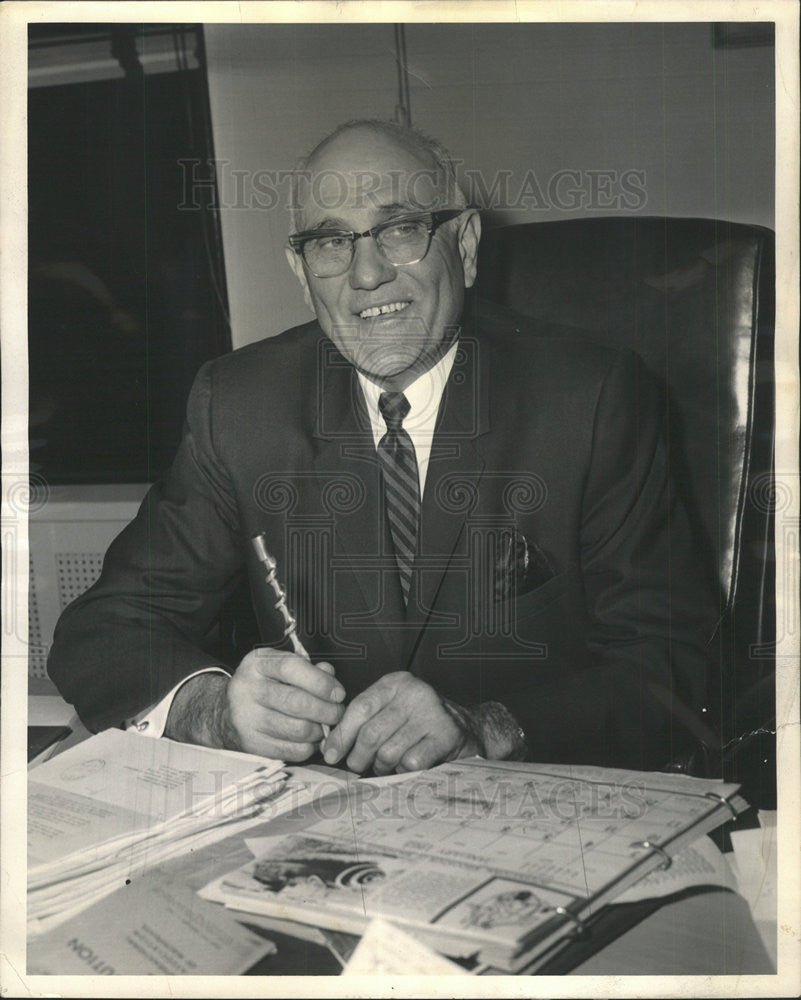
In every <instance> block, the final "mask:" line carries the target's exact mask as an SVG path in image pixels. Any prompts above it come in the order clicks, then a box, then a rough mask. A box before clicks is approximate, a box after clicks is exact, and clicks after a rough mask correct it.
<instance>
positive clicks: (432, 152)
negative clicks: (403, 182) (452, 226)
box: [290, 118, 467, 229]
mask: <svg viewBox="0 0 801 1000" xmlns="http://www.w3.org/2000/svg"><path fill="white" fill-rule="evenodd" d="M357 129H363V130H366V131H371V132H376V133H378V134H380V135H384V136H387V137H388V138H390V139H393V140H394V141H395V142H397V144H398V145H399V146H402V147H403V148H404V149H406V150H408V151H409V152H410V153H412V154H414V155H415V156H417V157H418V158H419V159H420V160H421V161H422V162H426V161H427V162H428V163H429V164H430V167H431V170H432V171H433V172H434V173H436V174H437V176H438V177H439V179H440V184H441V186H442V188H443V190H444V203H443V206H442V207H449V208H466V207H467V198H466V197H465V195H464V192H463V191H462V189H461V187H460V185H459V181H458V179H457V176H456V164H455V162H454V160H453V157H452V156H451V154H450V153H449V152H448V150H447V149H446V148H445V146H443V145H442V143H441V142H440V141H439V140H438V139H434V138H433V137H432V136H429V135H426V134H425V133H424V132H421V131H420V129H417V128H412V127H411V126H409V125H399V124H398V123H397V122H393V121H389V120H384V119H382V118H354V119H352V120H350V121H347V122H343V123H342V124H341V125H338V126H337V127H336V128H335V129H334V130H333V131H332V132H329V133H328V135H326V136H324V137H323V138H322V139H321V140H320V141H319V142H318V143H317V145H316V146H315V147H314V149H312V151H311V152H310V153H308V154H307V155H306V156H304V157H302V158H301V159H300V160H298V162H297V163H296V164H295V167H294V170H293V172H292V194H291V203H290V207H291V211H292V224H293V227H294V228H295V229H298V227H299V226H300V213H301V191H300V188H301V182H302V181H303V180H304V179H306V178H308V175H309V169H310V164H311V163H312V161H313V160H314V158H315V157H316V156H317V155H318V154H319V153H320V152H322V150H323V149H324V148H325V147H326V146H327V145H328V144H329V143H330V142H333V141H334V140H335V139H337V138H338V137H339V136H340V135H342V134H343V133H345V132H350V131H355V130H357Z"/></svg>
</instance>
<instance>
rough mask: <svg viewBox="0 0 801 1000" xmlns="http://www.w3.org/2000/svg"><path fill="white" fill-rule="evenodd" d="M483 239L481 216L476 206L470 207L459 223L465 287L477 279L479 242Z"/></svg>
mask: <svg viewBox="0 0 801 1000" xmlns="http://www.w3.org/2000/svg"><path fill="white" fill-rule="evenodd" d="M480 239H481V216H480V215H479V214H478V210H477V209H475V208H471V209H468V210H467V212H465V215H464V218H463V219H462V220H461V221H460V223H459V253H460V255H461V258H462V268H463V270H464V287H465V288H470V287H472V285H473V282H474V281H475V280H476V273H477V270H478V268H477V258H478V244H479V240H480Z"/></svg>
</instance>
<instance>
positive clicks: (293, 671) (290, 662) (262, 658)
mask: <svg viewBox="0 0 801 1000" xmlns="http://www.w3.org/2000/svg"><path fill="white" fill-rule="evenodd" d="M251 657H252V660H251ZM246 659H248V660H249V661H250V662H251V663H252V666H253V669H254V670H256V671H257V672H258V673H260V674H261V675H262V676H263V677H269V678H271V679H273V680H277V681H281V682H282V683H284V684H288V685H290V686H292V687H297V688H302V689H303V690H304V691H308V693H309V694H312V695H314V696H315V697H316V698H321V699H323V700H324V701H333V702H336V703H341V702H343V701H344V700H345V689H344V688H343V687H342V685H341V684H340V683H339V681H338V680H337V679H336V677H335V676H334V668H333V667H332V666H331V664H330V663H325V662H324V661H323V662H321V663H312V662H311V661H310V660H306V659H304V658H303V657H302V656H298V655H297V654H296V653H282V652H280V651H279V650H275V649H269V648H265V647H261V648H259V649H254V650H253V653H252V654H249V655H248V657H247V658H246ZM243 662H244V661H243Z"/></svg>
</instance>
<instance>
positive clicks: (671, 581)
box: [50, 121, 714, 774]
mask: <svg viewBox="0 0 801 1000" xmlns="http://www.w3.org/2000/svg"><path fill="white" fill-rule="evenodd" d="M296 181H297V183H296V195H297V204H296V206H295V208H296V216H295V224H296V230H297V231H296V232H295V233H294V234H293V235H292V236H291V237H290V247H289V248H288V251H287V254H288V258H289V263H290V266H291V267H292V269H293V271H294V273H295V275H296V276H297V277H298V279H299V280H300V282H301V284H302V286H303V288H304V291H305V294H306V298H307V301H308V303H309V305H310V306H311V307H312V309H313V310H314V312H315V314H316V321H315V322H311V323H308V324H306V325H305V326H301V327H297V328H295V329H293V330H290V331H287V332H286V333H284V334H282V335H281V336H279V337H275V338H271V339H267V340H263V341H261V342H259V343H257V344H253V345H251V346H249V347H246V348H243V349H242V350H239V351H236V352H234V353H232V354H230V355H228V356H226V357H223V358H220V359H218V360H216V361H214V362H212V363H210V364H208V365H206V366H205V367H204V368H203V370H202V371H201V372H200V374H199V375H198V378H197V380H196V383H195V386H194V388H193V390H192V393H191V396H190V400H189V404H188V414H187V424H186V430H185V435H184V440H183V442H182V444H181V447H180V449H179V452H178V455H177V457H176V459H175V463H174V465H173V467H172V469H171V470H170V471H169V472H168V474H167V475H166V476H165V477H164V479H163V481H162V482H161V483H159V484H157V485H156V486H154V487H153V488H152V490H151V491H150V493H149V494H148V496H147V498H146V499H145V501H144V503H143V505H142V509H141V511H140V513H139V515H138V517H137V518H136V520H135V521H134V522H133V524H132V525H130V526H129V527H128V528H127V529H126V530H125V531H124V532H123V533H122V534H121V535H120V537H119V538H118V539H117V540H116V541H115V542H114V543H113V545H112V546H111V548H110V549H109V552H108V556H107V558H106V561H105V565H104V570H103V574H102V576H101V579H100V580H99V581H98V583H97V584H96V585H95V586H94V587H93V588H92V589H91V590H90V591H89V592H88V593H87V594H85V595H84V596H83V597H82V598H80V599H79V600H78V601H76V602H75V603H74V604H73V605H72V606H71V607H70V608H69V609H67V611H66V612H65V613H64V615H63V617H62V620H61V622H60V623H59V626H58V629H57V632H56V637H55V642H54V647H53V651H52V654H51V659H50V672H51V674H52V676H53V678H54V679H55V680H56V682H57V683H58V685H59V687H60V688H61V690H62V692H63V694H64V696H65V697H66V698H67V699H68V700H70V701H72V702H74V704H75V705H76V708H77V709H78V711H79V713H80V714H81V716H82V718H84V720H85V721H86V723H87V725H89V727H90V728H101V727H104V726H108V725H120V724H123V723H125V722H126V721H127V722H128V723H130V722H134V723H135V724H137V725H138V726H139V727H140V729H142V730H144V731H148V732H150V733H151V734H154V735H158V734H159V733H161V732H162V730H163V732H164V733H165V735H168V736H171V737H173V738H176V739H180V740H185V741H192V742H198V743H202V744H206V745H210V746H227V747H233V748H238V749H244V750H247V751H250V752H253V753H259V754H265V755H269V756H272V757H279V758H283V759H285V760H287V761H293V762H300V761H304V760H307V759H309V758H311V757H312V756H313V755H314V754H315V753H317V751H318V750H321V751H322V752H323V753H324V759H325V760H326V761H327V762H329V763H343V764H346V765H347V766H348V767H349V768H351V769H353V770H354V771H358V772H363V771H366V770H369V769H371V768H372V769H373V770H374V771H375V772H376V773H378V774H383V773H388V772H391V771H395V770H398V771H404V770H412V769H417V768H422V767H428V766H432V765H434V764H437V763H440V762H442V761H447V760H452V759H455V758H457V757H461V756H467V755H471V754H475V753H480V754H484V755H486V756H488V757H490V758H494V759H504V758H511V759H522V758H524V757H526V756H527V755H531V756H532V757H533V758H534V759H536V760H543V761H574V762H595V763H602V764H616V765H625V766H630V767H656V766H660V765H662V764H664V763H666V762H667V761H668V760H669V759H670V758H671V757H672V756H673V755H674V753H675V752H676V751H677V750H678V749H680V747H681V745H682V741H684V740H686V739H687V738H688V737H689V735H690V734H693V733H697V732H699V731H700V729H699V727H698V724H697V722H696V719H697V712H698V710H700V708H701V706H702V704H703V699H704V697H705V683H706V669H707V665H706V662H705V655H704V644H705V642H706V641H707V640H708V638H709V636H710V634H711V632H712V629H713V625H714V617H713V615H714V613H713V610H712V609H711V606H710V601H709V597H708V595H707V593H706V592H705V590H704V587H703V585H702V583H701V582H700V580H699V574H698V571H697V568H696V565H695V562H694V560H693V556H692V552H691V546H690V542H689V534H688V529H687V525H686V523H685V518H684V513H683V511H682V510H681V509H680V508H679V507H678V506H677V503H676V500H675V497H674V495H673V493H672V492H671V490H670V486H669V483H668V479H667V469H666V460H665V454H664V447H663V442H662V440H661V436H660V426H659V425H660V408H659V405H658V401H657V399H656V397H655V395H654V392H653V389H652V387H651V386H650V383H649V381H648V379H647V377H646V376H645V374H644V372H643V370H642V368H641V367H640V366H639V364H638V363H637V362H636V359H634V358H633V357H626V356H620V355H618V354H615V353H613V352H610V351H606V350H604V349H602V348H599V347H594V346H590V345H587V344H582V343H581V342H579V341H568V340H566V339H565V338H564V337H561V336H551V335H549V334H548V331H543V330H533V329H529V323H528V321H525V320H522V319H521V318H520V317H517V316H514V315H512V314H508V313H505V312H503V311H501V310H500V309H497V308H489V307H486V306H483V305H481V304H480V302H479V301H478V300H476V299H474V298H473V297H472V293H466V291H465V290H466V289H469V288H471V286H472V285H473V283H474V280H475V278H476V254H477V248H478V244H479V239H480V233H481V226H480V219H479V215H478V213H477V212H476V211H475V210H473V209H470V208H467V207H466V203H465V200H464V197H463V195H462V193H461V192H460V190H459V188H458V185H457V183H456V179H455V174H454V170H453V166H452V164H451V161H450V160H449V158H448V157H447V154H446V153H445V152H444V150H442V148H441V147H440V146H439V145H438V144H437V143H435V142H433V141H431V140H429V139H427V138H425V137H424V136H422V135H421V134H419V133H417V132H416V131H413V130H411V129H406V128H402V127H400V126H396V125H393V124H391V123H385V122H378V121H363V122H352V123H348V124H347V125H345V126H342V127H340V128H338V129H337V130H336V131H335V132H333V133H332V134H331V135H330V136H328V137H327V138H326V139H324V140H323V141H322V142H321V143H320V144H319V145H318V146H317V147H316V149H315V150H314V151H313V153H312V154H311V155H310V156H309V157H308V158H307V160H306V161H304V163H303V164H302V165H301V168H299V170H298V173H297V177H296ZM261 533H263V534H264V536H265V538H266V542H267V545H268V547H269V548H270V551H271V552H272V554H273V555H274V556H275V558H276V560H277V565H278V576H279V577H280V578H281V579H282V580H284V581H285V582H286V585H287V589H288V592H289V597H290V606H292V607H293V608H294V610H296V611H297V613H298V621H299V631H300V633H301V638H302V641H303V644H304V646H305V648H306V650H307V651H308V653H309V656H310V658H309V659H306V658H305V657H304V656H302V655H300V654H299V653H294V652H287V651H284V650H281V649H276V648H257V649H254V650H253V651H251V652H249V653H247V655H245V656H244V658H243V659H242V660H241V662H239V663H238V665H237V666H236V667H235V669H234V670H233V673H232V674H230V675H229V674H228V673H223V672H222V670H221V665H220V662H219V660H218V659H216V658H215V657H214V656H213V655H212V654H210V653H209V652H207V651H206V650H205V649H204V646H203V640H204V637H205V636H206V635H207V634H208V632H209V630H210V628H211V627H212V625H213V623H214V621H215V619H216V617H217V616H218V614H219V611H220V608H221V606H222V604H223V602H224V601H225V600H226V599H227V597H228V596H229V595H230V594H231V593H232V591H233V590H234V588H235V586H236V584H237V581H238V580H240V578H241V577H242V576H243V574H248V576H249V578H250V582H251V586H252V589H253V593H254V600H255V604H256V610H257V613H259V614H260V621H261V622H262V623H263V633H264V634H263V636H262V638H263V639H264V641H265V643H274V641H275V640H276V639H278V638H280V634H281V633H280V629H279V630H278V632H277V633H276V632H275V631H274V627H273V624H271V622H274V616H273V618H272V619H271V618H270V616H269V613H268V611H269V609H268V608H267V604H268V603H269V602H268V600H267V598H266V597H265V593H264V588H263V586H262V582H261V574H262V573H263V570H262V569H261V567H260V565H259V563H258V562H257V560H256V559H255V558H254V556H253V553H252V546H251V544H250V539H251V538H252V537H253V536H254V535H257V534H261ZM264 623H266V624H264ZM153 706H156V707H155V708H153ZM165 716H166V725H165V722H164V721H163V720H164V718H165ZM160 720H161V721H160ZM329 729H330V732H328V730H329Z"/></svg>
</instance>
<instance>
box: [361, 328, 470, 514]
mask: <svg viewBox="0 0 801 1000" xmlns="http://www.w3.org/2000/svg"><path fill="white" fill-rule="evenodd" d="M458 346H459V342H458V341H456V342H454V343H453V344H452V345H451V347H450V348H449V350H448V352H447V353H446V354H445V355H443V356H442V357H441V358H440V359H439V361H438V362H437V363H436V364H435V365H434V367H433V368H429V369H428V371H427V372H423V374H422V375H420V376H419V378H416V379H415V380H414V382H412V383H411V385H408V386H407V387H406V388H405V389H404V390H403V393H404V395H405V396H406V399H407V400H408V401H409V412H408V414H407V415H406V417H405V419H404V421H403V429H404V430H405V431H406V433H407V434H408V435H409V437H410V438H411V439H412V444H413V445H414V452H415V455H416V456H417V477H418V480H419V482H420V496H421V498H422V495H423V491H424V489H425V484H426V473H427V472H428V460H429V458H430V457H431V442H432V441H433V439H434V428H435V427H436V423H437V414H438V413H439V405H440V403H441V402H442V394H443V392H444V391H445V385H446V383H447V381H448V376H449V375H450V373H451V369H452V368H453V362H454V360H455V358H456V351H457V348H458ZM359 384H360V385H361V387H362V394H363V395H364V400H365V402H366V403H367V413H368V414H369V417H370V426H371V427H372V430H373V440H374V441H375V446H376V449H378V443H379V441H380V440H381V438H382V437H383V436H384V435H385V434H386V432H387V425H386V422H385V420H384V418H383V417H382V416H381V411H380V410H379V408H378V399H379V397H380V396H381V393H382V392H384V391H385V390H384V389H383V388H382V387H381V386H380V385H376V383H375V382H371V381H370V379H368V378H367V376H366V375H362V373H361V372H359Z"/></svg>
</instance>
